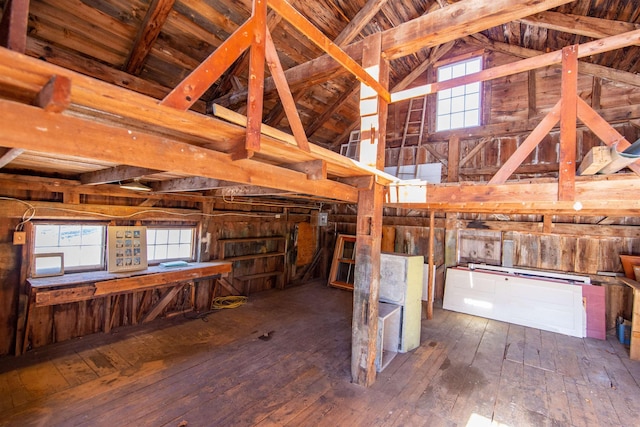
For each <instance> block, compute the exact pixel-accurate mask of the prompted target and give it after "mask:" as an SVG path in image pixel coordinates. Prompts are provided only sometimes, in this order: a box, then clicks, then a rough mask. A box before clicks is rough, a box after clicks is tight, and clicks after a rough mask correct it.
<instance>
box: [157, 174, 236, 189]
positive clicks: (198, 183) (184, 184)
mask: <svg viewBox="0 0 640 427" xmlns="http://www.w3.org/2000/svg"><path fill="white" fill-rule="evenodd" d="M226 185H233V184H232V183H230V182H228V181H223V180H220V179H215V178H204V177H201V176H189V177H186V178H175V179H169V180H166V181H159V182H154V183H152V184H151V188H153V191H157V192H158V193H176V192H183V191H204V190H212V189H214V188H219V187H224V186H226Z"/></svg>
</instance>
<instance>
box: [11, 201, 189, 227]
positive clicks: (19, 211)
mask: <svg viewBox="0 0 640 427" xmlns="http://www.w3.org/2000/svg"><path fill="white" fill-rule="evenodd" d="M29 204H30V205H32V206H33V207H34V208H35V216H34V217H33V218H34V219H40V218H42V219H48V220H57V219H60V220H70V219H84V220H87V219H95V220H102V221H104V220H105V219H108V218H114V219H118V218H127V219H142V218H144V219H148V220H151V219H155V220H159V221H175V220H176V219H177V218H180V219H181V220H183V221H185V220H186V221H188V220H191V221H194V222H195V221H198V220H199V219H200V217H201V216H202V212H201V211H200V210H196V209H175V208H160V209H157V208H156V209H154V208H152V207H148V206H118V205H97V204H76V205H72V206H73V211H72V212H70V211H69V205H68V204H65V203H56V202H38V201H30V202H29ZM24 210H25V205H24V204H22V203H20V202H18V201H8V200H0V216H1V217H3V218H21V217H22V215H23V214H24Z"/></svg>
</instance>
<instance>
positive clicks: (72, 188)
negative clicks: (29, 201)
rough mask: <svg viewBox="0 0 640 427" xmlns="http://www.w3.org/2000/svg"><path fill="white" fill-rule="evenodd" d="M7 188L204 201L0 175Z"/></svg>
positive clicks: (116, 187) (194, 197) (196, 195)
mask: <svg viewBox="0 0 640 427" xmlns="http://www.w3.org/2000/svg"><path fill="white" fill-rule="evenodd" d="M2 188H7V189H11V190H13V191H16V190H18V191H33V192H43V193H45V192H51V193H60V192H62V193H75V194H78V195H83V194H85V195H94V196H111V197H123V198H128V199H151V200H154V201H156V202H157V201H158V200H176V201H178V200H181V201H189V202H194V203H198V202H202V201H204V200H205V197H203V196H202V195H201V194H199V193H191V194H184V193H183V194H171V195H167V194H155V193H142V192H135V191H128V190H122V189H120V186H119V185H110V184H100V185H82V184H81V183H80V181H77V180H71V179H57V178H45V177H41V176H27V175H15V174H0V189H2Z"/></svg>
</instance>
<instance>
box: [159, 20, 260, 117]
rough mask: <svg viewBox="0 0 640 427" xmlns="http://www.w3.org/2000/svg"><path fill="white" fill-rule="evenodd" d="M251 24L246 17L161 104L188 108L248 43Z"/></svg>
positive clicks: (253, 21)
mask: <svg viewBox="0 0 640 427" xmlns="http://www.w3.org/2000/svg"><path fill="white" fill-rule="evenodd" d="M255 27H256V24H255V20H254V19H253V17H251V18H249V19H248V20H247V21H246V22H245V23H244V24H242V25H241V26H240V27H238V29H237V30H236V31H235V32H234V33H233V34H232V35H231V36H230V37H229V38H228V39H226V40H225V41H224V42H222V44H221V45H220V46H218V48H217V49H216V50H215V51H214V52H213V53H212V54H211V55H209V56H208V57H207V58H206V59H205V60H204V61H202V63H201V64H200V65H198V67H196V69H195V70H193V71H192V72H191V74H189V75H188V76H187V77H186V78H185V79H184V80H182V82H180V84H178V86H176V87H175V88H174V89H173V90H172V91H171V92H170V93H169V94H168V95H167V96H166V97H165V98H164V99H163V100H162V102H161V104H162V105H166V106H168V107H172V108H176V109H179V110H187V109H189V107H191V105H193V104H194V103H195V102H196V101H197V100H198V99H200V97H201V96H202V95H203V94H204V93H205V92H206V91H207V90H208V89H209V87H211V85H212V84H213V83H214V82H215V81H216V80H218V79H219V78H220V76H221V75H222V74H223V73H224V72H225V71H226V70H227V69H228V68H229V67H230V66H231V64H233V62H234V61H235V60H236V59H238V57H239V56H240V55H241V54H242V52H244V51H245V50H246V49H247V48H248V47H249V46H250V45H251V42H252V41H253V32H254V30H255Z"/></svg>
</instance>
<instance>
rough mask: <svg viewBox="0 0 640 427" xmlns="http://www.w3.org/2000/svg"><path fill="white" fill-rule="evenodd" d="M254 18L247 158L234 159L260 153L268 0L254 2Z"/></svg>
mask: <svg viewBox="0 0 640 427" xmlns="http://www.w3.org/2000/svg"><path fill="white" fill-rule="evenodd" d="M253 18H254V20H255V27H254V31H253V42H252V43H251V51H250V54H249V83H248V86H249V87H248V95H247V96H248V98H247V139H246V142H245V153H244V154H246V155H245V156H243V155H236V156H234V158H242V157H247V158H248V157H251V156H252V155H253V153H254V152H256V151H260V132H261V129H262V104H263V92H264V61H265V43H266V37H267V0H254V2H253Z"/></svg>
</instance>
